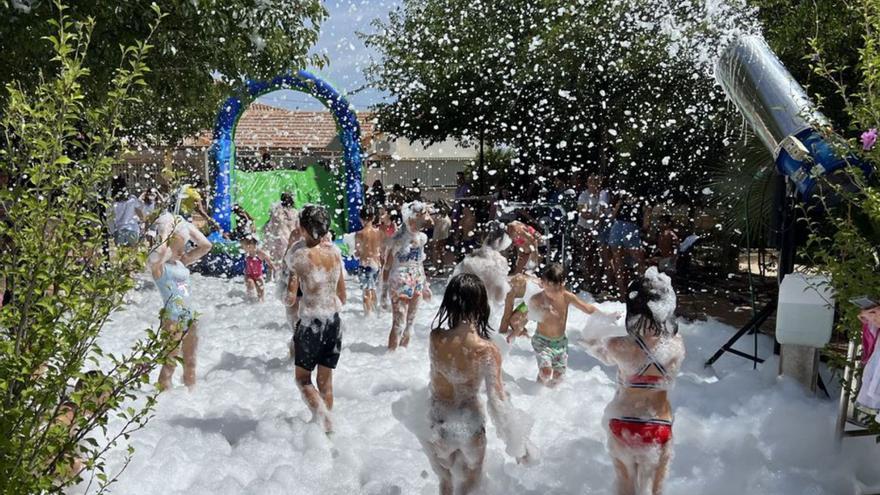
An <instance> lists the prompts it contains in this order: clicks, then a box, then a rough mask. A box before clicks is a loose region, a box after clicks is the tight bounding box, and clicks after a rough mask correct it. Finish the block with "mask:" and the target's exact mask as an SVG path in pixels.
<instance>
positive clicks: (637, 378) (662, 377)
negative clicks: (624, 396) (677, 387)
mask: <svg viewBox="0 0 880 495" xmlns="http://www.w3.org/2000/svg"><path fill="white" fill-rule="evenodd" d="M635 339H636V344H638V345H639V348H640V349H641V350H642V352H643V353H645V357H647V358H648V360H647V361H646V362H645V364H644V365H642V367H641V368H639V371H637V372H636V373H635V374H633V375H630V376H629V377H628V378H626V379H623V378H621V385H623V386H624V387H628V388H648V389H666V386H667V385H668V383H669V373H668V372H667V371H666V368H665V367H664V366H663V365H662V364H660V361H659V360H658V359H657V358H656V357H655V356H654V353H652V352H651V349H649V348H648V345H647V344H645V341H644V340H642V337H641V336H639V335H635ZM651 366H654V367H655V368H657V371H659V372H660V374H659V375H646V374H645V373H647V372H648V370H649V369H651Z"/></svg>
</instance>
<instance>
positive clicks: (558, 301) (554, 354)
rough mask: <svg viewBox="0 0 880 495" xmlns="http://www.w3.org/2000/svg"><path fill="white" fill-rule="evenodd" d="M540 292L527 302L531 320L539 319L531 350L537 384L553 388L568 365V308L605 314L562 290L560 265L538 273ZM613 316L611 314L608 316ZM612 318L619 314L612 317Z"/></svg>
mask: <svg viewBox="0 0 880 495" xmlns="http://www.w3.org/2000/svg"><path fill="white" fill-rule="evenodd" d="M541 285H542V286H543V290H542V291H540V292H538V293H537V294H535V295H534V296H532V297H531V298H530V300H529V301H526V304H527V305H528V309H529V311H531V312H533V313H537V314H533V315H532V317H533V318H535V319H537V320H538V329H537V330H536V331H535V335H534V336H532V348H533V349H534V350H535V357H536V358H537V360H538V382H539V383H541V384H542V385H548V386H551V387H553V386H556V385H557V384H559V382H560V381H562V377H563V375H565V369H566V367H567V366H568V337H566V336H565V329H566V326H567V325H568V307H569V306H574V307H576V308H577V309H579V310H581V311H583V312H585V313H587V314H594V313H599V314H605V313H603V312H602V311H600V310H599V309H598V308H597V307H595V306H593V305H592V304H588V303H586V302H584V301H583V300H581V299H580V298H579V297H577V296H576V295H574V294H572V293H571V292H569V291H568V290H567V289H566V288H565V269H564V268H563V267H562V265H561V264H559V263H551V264H549V265H547V266H546V267H545V268H544V270H543V271H542V272H541ZM609 316H612V315H609ZM613 316H614V317H615V318H616V317H617V316H619V315H613ZM523 328H524V327H523V326H520V328H518V329H515V330H514V331H515V332H516V333H515V334H514V336H516V335H518V334H520V333H522V331H523Z"/></svg>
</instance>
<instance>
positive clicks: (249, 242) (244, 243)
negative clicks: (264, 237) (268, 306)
mask: <svg viewBox="0 0 880 495" xmlns="http://www.w3.org/2000/svg"><path fill="white" fill-rule="evenodd" d="M241 247H242V249H243V250H244V283H245V287H247V297H248V299H250V300H254V291H256V293H257V297H256V300H257V301H259V302H263V296H264V295H265V290H264V286H265V280H264V279H263V263H264V262H265V263H266V265H267V266H268V267H269V271H270V272H274V271H275V264H274V263H272V260H271V259H270V258H269V255H268V254H266V252H265V251H263V250H262V249H260V248H258V247H257V240H256V239H254V238H253V237H252V236H248V237H245V238H244V239H242V240H241Z"/></svg>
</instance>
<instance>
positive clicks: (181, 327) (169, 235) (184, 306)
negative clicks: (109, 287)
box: [149, 213, 211, 390]
mask: <svg viewBox="0 0 880 495" xmlns="http://www.w3.org/2000/svg"><path fill="white" fill-rule="evenodd" d="M156 223H157V224H158V225H159V227H158V232H159V236H160V239H168V241H167V243H166V244H163V245H160V246H159V247H158V248H156V251H154V252H153V254H151V255H150V261H149V266H150V271H151V272H152V275H153V280H155V281H156V287H158V288H159V294H160V295H161V297H162V302H163V307H162V311H160V313H159V317H160V319H161V322H162V330H164V331H165V332H168V334H169V335H170V337H171V338H172V339H173V341H176V342H178V344H177V345H176V346H175V348H174V350H173V351H172V352H171V354H170V355H169V356H168V359H167V361H166V362H165V364H164V365H163V366H162V371H161V372H159V389H160V390H167V389H169V388H171V377H172V376H174V369H175V368H176V367H177V356H178V355H179V354H180V350H181V347H182V348H183V383H184V384H185V385H186V386H187V388H189V389H192V388H193V387H194V386H195V384H196V346H197V345H198V342H199V336H198V314H197V313H196V312H195V311H194V310H193V309H192V305H191V303H190V289H189V286H190V279H189V269H187V265H191V264H193V263H195V262H196V261H198V260H200V259H201V258H202V256H204V255H206V254H208V252H210V251H211V242H210V241H209V240H208V239H206V238H205V236H204V235H202V233H201V232H200V231H199V229H197V228H196V227H195V226H194V225H193V224H191V223H189V222H187V221H186V220H184V219H183V218H181V217H174V216H173V215H171V214H170V213H163V214H162V216H161V217H160V218H159V219H158V220H157V221H156ZM190 241H192V242H193V243H194V244H195V247H194V248H192V249H190V250H189V251H187V250H186V246H187V243H188V242H190Z"/></svg>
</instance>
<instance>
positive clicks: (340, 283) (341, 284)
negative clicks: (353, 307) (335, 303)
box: [336, 255, 346, 305]
mask: <svg viewBox="0 0 880 495" xmlns="http://www.w3.org/2000/svg"><path fill="white" fill-rule="evenodd" d="M338 262H339V265H340V267H341V270H339V280H337V281H336V297H338V298H339V302H341V303H342V304H343V305H344V304H345V300H346V294H345V266H344V265H343V264H342V255H340V256H339V258H338Z"/></svg>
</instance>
